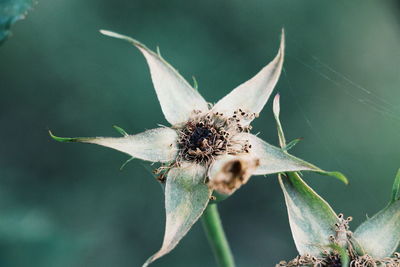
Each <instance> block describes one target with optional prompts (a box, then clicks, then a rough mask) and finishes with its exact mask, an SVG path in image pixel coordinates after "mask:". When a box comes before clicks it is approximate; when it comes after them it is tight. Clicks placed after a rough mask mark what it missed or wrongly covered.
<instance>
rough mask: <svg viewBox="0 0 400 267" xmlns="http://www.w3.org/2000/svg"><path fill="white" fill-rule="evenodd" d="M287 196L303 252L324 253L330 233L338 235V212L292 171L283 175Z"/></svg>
mask: <svg viewBox="0 0 400 267" xmlns="http://www.w3.org/2000/svg"><path fill="white" fill-rule="evenodd" d="M279 183H280V185H281V188H282V191H283V194H284V196H285V202H286V207H287V211H288V216H289V224H290V229H291V231H292V235H293V239H294V242H295V244H296V248H297V251H298V252H299V254H300V255H304V254H310V255H312V256H316V257H319V256H321V255H320V254H321V251H322V250H324V249H326V248H327V246H328V245H329V244H330V241H329V236H330V235H333V236H334V235H335V234H336V232H335V223H339V219H338V217H337V216H336V213H335V212H334V211H333V209H332V208H331V207H330V206H329V204H328V203H327V202H326V201H325V200H324V199H323V198H321V197H320V196H319V195H318V194H317V193H316V192H315V191H314V190H312V188H311V187H309V186H308V185H307V184H306V183H305V182H304V181H303V180H302V179H301V177H300V176H299V174H297V173H295V172H292V173H287V176H283V175H279Z"/></svg>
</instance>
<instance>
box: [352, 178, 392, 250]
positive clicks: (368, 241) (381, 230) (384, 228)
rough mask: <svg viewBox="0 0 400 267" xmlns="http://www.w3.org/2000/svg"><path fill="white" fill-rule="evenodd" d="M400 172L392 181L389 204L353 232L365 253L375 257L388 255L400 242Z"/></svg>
mask: <svg viewBox="0 0 400 267" xmlns="http://www.w3.org/2000/svg"><path fill="white" fill-rule="evenodd" d="M399 180H400V173H399V172H398V173H397V176H396V178H395V181H394V183H393V190H392V198H391V201H390V203H389V205H388V206H387V207H386V208H384V209H383V210H381V211H380V212H378V213H377V214H375V215H374V216H373V217H371V218H369V219H368V220H367V221H365V222H364V223H362V224H361V225H360V226H359V227H358V228H357V229H356V231H355V232H354V238H355V239H356V240H357V242H358V243H359V244H360V246H361V247H362V248H363V250H364V251H365V253H367V254H369V255H370V256H372V257H375V258H384V257H389V256H391V255H392V254H393V252H394V251H395V250H396V248H397V247H398V246H399V242H400V200H399V186H400V185H399V183H400V181H399Z"/></svg>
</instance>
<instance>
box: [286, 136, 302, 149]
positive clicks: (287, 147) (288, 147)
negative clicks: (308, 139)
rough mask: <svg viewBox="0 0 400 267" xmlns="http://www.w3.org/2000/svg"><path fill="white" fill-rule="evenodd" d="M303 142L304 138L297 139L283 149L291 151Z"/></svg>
mask: <svg viewBox="0 0 400 267" xmlns="http://www.w3.org/2000/svg"><path fill="white" fill-rule="evenodd" d="M301 140H303V138H296V139H294V140H292V141H290V142H289V144H287V145H286V146H285V147H283V148H282V149H283V150H285V151H289V150H290V149H292V148H293V147H294V146H295V145H297V144H298V143H299V142H300V141H301Z"/></svg>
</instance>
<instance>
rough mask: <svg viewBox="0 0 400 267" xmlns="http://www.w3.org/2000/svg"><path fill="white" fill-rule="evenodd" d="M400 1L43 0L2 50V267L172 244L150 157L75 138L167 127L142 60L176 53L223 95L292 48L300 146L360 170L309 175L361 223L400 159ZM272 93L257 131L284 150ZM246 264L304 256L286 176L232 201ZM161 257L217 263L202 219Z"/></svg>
mask: <svg viewBox="0 0 400 267" xmlns="http://www.w3.org/2000/svg"><path fill="white" fill-rule="evenodd" d="M399 11H400V4H399V3H397V2H395V1H373V0H368V1H367V0H356V1H347V0H340V1H317V0H314V1H311V0H297V1H294V0H274V1H238V0H230V1H227V0H224V1H211V0H204V1H177V0H170V1H162V0H155V1H145V0H143V1H128V0H115V1H107V0H96V1H95V0H86V1H79V0H68V1H67V0H52V1H50V0H39V1H38V3H37V4H36V5H35V7H34V9H33V10H32V11H31V12H30V14H29V15H28V17H27V18H26V19H25V20H23V21H20V22H18V23H16V25H15V26H14V27H13V29H12V30H13V35H12V36H11V38H10V39H9V40H8V41H6V42H5V43H4V44H3V45H2V46H1V47H0V139H1V145H0V266H5V267H9V266H10V267H14V266H31V267H36V266H38V267H39V266H40V267H54V266H55V267H58V266H62V267H63V266H65V267H67V266H68V267H69V266H85V267H86V266H96V267H108V266H118V267H126V266H140V264H142V263H143V262H144V261H145V260H146V258H147V257H148V256H150V255H151V254H152V253H154V252H155V251H156V250H157V249H158V248H159V246H160V244H161V241H162V235H163V230H164V229H163V228H164V216H165V215H164V210H163V195H162V190H161V187H160V185H159V184H158V183H157V182H156V181H155V179H154V178H153V177H152V176H151V174H150V173H149V171H148V169H147V167H148V166H149V165H146V167H144V166H143V162H141V161H139V160H134V161H132V162H131V163H129V164H128V165H127V166H126V167H125V169H124V170H123V171H119V167H120V166H121V164H122V163H123V162H124V161H125V160H126V159H128V156H126V155H124V154H122V153H119V152H116V151H113V150H110V149H106V148H102V147H98V146H90V145H84V144H61V143H56V142H55V141H53V140H51V139H50V138H49V136H48V134H47V130H48V129H51V130H53V131H54V133H55V134H57V135H60V136H118V133H117V132H116V131H115V130H113V129H112V128H111V126H112V125H113V124H116V125H118V126H120V127H122V128H124V129H125V130H127V131H128V132H129V133H138V132H141V131H143V130H145V129H150V128H154V127H156V126H157V124H158V123H160V124H167V122H166V120H165V119H164V117H163V114H162V112H161V109H160V107H159V104H158V100H157V98H156V95H155V92H154V89H153V86H152V84H151V80H150V75H149V71H148V68H147V65H146V63H145V61H144V58H143V57H142V55H141V54H140V53H139V52H138V51H137V50H136V49H134V48H133V47H131V46H130V45H128V44H127V43H125V42H122V41H117V40H114V39H111V38H108V37H105V36H102V35H101V34H100V33H99V32H98V30H99V29H101V28H104V29H109V30H113V31H117V32H120V33H124V34H127V35H130V36H132V37H134V38H136V39H138V40H140V41H141V42H143V43H145V44H146V45H148V46H149V47H151V48H153V49H155V47H156V46H159V47H160V49H161V53H162V55H163V56H164V58H166V59H167V60H168V61H169V62H170V63H171V64H172V65H173V66H175V67H176V68H177V69H179V71H180V72H181V73H182V74H183V75H184V76H185V77H186V78H187V79H188V80H190V81H191V76H192V75H194V76H195V77H196V79H197V81H198V83H199V90H200V92H201V93H202V94H203V96H204V97H205V98H206V99H207V100H208V101H210V102H216V101H218V99H219V98H221V97H222V96H224V95H225V94H227V93H228V92H229V91H230V90H231V89H233V88H234V87H236V86H237V85H238V84H240V83H242V82H244V81H246V80H247V79H249V78H250V77H252V75H254V74H255V73H256V72H257V71H258V70H259V69H260V68H261V67H263V66H264V65H265V64H266V63H268V62H269V61H270V60H271V59H272V58H273V57H274V55H275V53H276V52H277V49H278V45H279V34H280V31H281V28H282V27H284V28H285V30H286V37H287V50H286V59H285V63H284V67H285V71H286V74H287V75H285V74H282V76H281V79H280V81H279V83H278V86H277V87H276V90H275V92H279V93H280V94H281V101H282V102H281V108H282V112H281V119H282V123H283V126H284V129H285V132H286V134H287V137H288V139H293V138H297V137H303V138H304V140H303V141H302V142H301V143H300V144H298V145H297V146H296V147H295V148H294V149H293V150H292V154H294V155H296V156H299V157H301V158H304V159H306V160H308V161H310V162H312V163H314V164H316V165H318V166H320V167H321V168H324V169H326V170H337V171H341V172H343V173H344V174H346V175H347V177H348V178H349V179H350V185H348V186H345V185H343V184H341V183H340V182H339V181H337V180H335V179H332V178H329V177H326V176H319V175H315V174H306V177H307V178H306V180H307V182H309V183H310V184H311V185H312V186H313V187H314V188H315V189H316V190H317V192H319V193H320V194H321V195H322V196H323V197H324V198H325V199H326V200H328V201H329V202H330V203H331V205H332V206H333V207H334V209H335V210H336V211H337V212H343V213H344V214H345V215H346V216H349V215H351V216H353V217H354V221H353V222H352V227H353V229H354V228H355V227H356V226H357V225H358V224H359V223H360V222H361V221H363V220H364V219H365V216H366V214H368V215H372V214H373V213H375V212H376V211H378V210H379V209H380V208H382V207H383V206H384V205H385V204H386V202H387V201H388V200H389V198H390V189H391V184H392V181H393V178H394V175H395V173H396V171H397V169H398V168H399V167H400V154H399V141H398V140H399V133H400V132H399V130H400V68H399V64H400V52H399V51H400V50H399V44H400V31H399V29H400V28H399V23H400V17H399V14H400V13H399ZM271 110H272V105H271V101H269V102H268V104H267V106H266V107H265V108H264V110H263V112H262V113H261V116H260V118H259V119H257V120H256V121H255V123H254V125H253V126H254V132H260V136H261V137H262V138H264V139H265V140H268V142H270V143H273V144H275V145H277V144H278V142H277V135H276V130H275V125H274V121H273V117H272V111H271ZM220 212H221V215H222V218H223V221H224V226H225V229H226V232H227V235H228V237H229V240H230V242H231V246H232V249H233V252H234V254H235V257H236V260H237V265H238V266H274V264H275V263H277V262H279V261H280V260H282V259H290V258H292V257H294V256H295V255H296V250H295V246H294V243H293V241H292V239H291V234H290V229H289V225H288V220H287V214H286V210H285V206H284V201H283V196H282V193H281V191H280V189H279V186H278V183H277V179H276V176H275V175H271V176H268V177H253V178H252V179H251V180H250V182H249V183H248V184H247V185H246V186H244V187H243V188H241V189H240V190H239V191H237V193H235V194H234V195H233V196H232V197H231V198H229V199H227V200H226V201H224V202H223V203H221V205H220ZM153 266H176V267H180V266H182V267H184V266H199V267H200V266H215V263H214V259H213V255H212V254H211V251H210V249H209V247H208V244H207V240H206V238H205V237H204V235H203V232H202V229H201V225H200V224H196V225H195V226H194V227H193V228H192V230H191V231H190V232H189V234H188V235H187V236H186V237H185V238H184V239H183V240H182V242H181V243H180V244H179V245H178V247H177V248H176V249H175V250H174V251H173V252H172V253H170V254H169V255H167V256H166V257H164V258H162V259H160V260H159V261H157V262H156V263H154V265H153Z"/></svg>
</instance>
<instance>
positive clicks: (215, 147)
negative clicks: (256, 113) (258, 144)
mask: <svg viewBox="0 0 400 267" xmlns="http://www.w3.org/2000/svg"><path fill="white" fill-rule="evenodd" d="M194 114H195V116H193V117H192V118H191V119H190V120H189V121H188V122H187V123H186V124H185V125H184V126H183V127H182V128H180V129H178V132H179V139H178V144H179V149H180V151H179V154H178V158H177V162H179V161H181V160H184V161H194V162H197V163H200V164H206V165H207V164H209V163H211V162H212V161H213V160H214V158H215V157H216V156H218V155H223V154H230V155H235V154H239V153H247V152H249V149H250V147H251V146H250V145H249V143H248V141H247V140H235V139H234V138H233V137H234V136H235V135H236V134H238V133H241V132H248V131H249V130H250V127H249V126H247V127H243V126H242V125H241V124H240V119H239V118H238V115H237V113H235V115H233V116H232V117H225V116H223V114H221V113H211V112H210V113H207V114H202V113H200V112H195V113H194Z"/></svg>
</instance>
